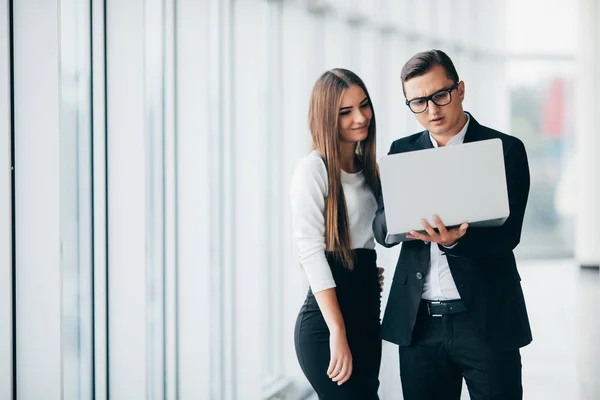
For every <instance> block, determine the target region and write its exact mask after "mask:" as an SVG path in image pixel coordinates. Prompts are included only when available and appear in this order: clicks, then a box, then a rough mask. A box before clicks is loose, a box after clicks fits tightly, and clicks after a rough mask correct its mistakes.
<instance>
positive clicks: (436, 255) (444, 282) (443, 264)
mask: <svg viewBox="0 0 600 400" xmlns="http://www.w3.org/2000/svg"><path fill="white" fill-rule="evenodd" d="M465 115H466V116H467V122H466V123H465V126H463V128H462V129H461V130H460V132H458V134H457V135H456V136H454V137H452V139H450V140H449V141H448V144H446V146H456V145H459V144H462V143H463V141H464V140H465V134H466V133H467V128H468V127H469V114H466V113H465ZM429 139H430V140H431V143H432V144H433V147H439V146H438V144H437V142H436V141H435V139H434V138H433V136H431V134H429ZM440 218H441V219H442V221H443V220H444V216H443V215H440ZM430 252H431V262H430V263H429V270H428V271H427V273H426V274H425V282H424V283H423V294H422V295H421V298H422V299H425V300H457V299H460V294H459V293H458V289H456V284H455V283H454V278H453V277H452V273H451V272H450V266H449V265H448V258H447V257H446V255H445V254H444V253H443V252H442V251H441V250H440V248H439V247H438V244H437V243H431V246H430Z"/></svg>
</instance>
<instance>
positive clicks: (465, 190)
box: [379, 139, 509, 243]
mask: <svg viewBox="0 0 600 400" xmlns="http://www.w3.org/2000/svg"><path fill="white" fill-rule="evenodd" d="M379 169H380V173H381V185H382V191H383V202H384V205H385V217H386V223H387V229H388V234H387V237H386V243H398V242H403V241H407V240H410V239H408V238H407V237H406V234H407V233H408V232H410V231H411V230H416V231H418V232H424V229H423V226H422V225H421V222H420V221H421V219H422V218H425V219H426V220H427V221H428V222H429V223H430V224H431V226H433V227H434V228H435V224H434V223H433V215H434V214H437V215H439V216H440V218H441V219H442V221H443V222H444V224H445V225H446V226H447V227H454V226H459V225H460V224H462V223H463V222H468V223H469V228H472V227H483V226H500V225H502V224H503V223H504V222H505V221H506V219H507V218H508V215H509V207H508V192H507V188H506V173H505V171H504V153H503V151H502V141H501V140H500V139H490V140H482V141H477V142H471V143H464V144H461V145H457V146H447V147H439V148H433V149H426V150H418V151H413V152H409V153H401V154H392V155H386V156H384V157H382V158H381V159H380V160H379Z"/></svg>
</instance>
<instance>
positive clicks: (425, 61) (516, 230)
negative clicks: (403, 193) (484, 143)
mask: <svg viewBox="0 0 600 400" xmlns="http://www.w3.org/2000/svg"><path fill="white" fill-rule="evenodd" d="M401 79H402V87H403V90H404V95H405V97H406V99H407V100H406V104H407V105H408V107H409V108H410V110H411V111H412V112H413V113H414V115H415V117H416V118H417V120H418V121H419V123H420V124H421V125H423V127H424V128H425V131H423V132H419V133H416V134H414V135H412V136H408V137H405V138H402V139H399V140H396V141H395V142H394V143H392V146H391V148H390V152H389V154H395V153H403V152H408V151H415V150H422V149H428V148H433V147H440V146H454V145H460V144H462V143H467V142H474V141H478V140H486V139H492V138H500V139H501V140H502V145H503V148H504V164H505V169H506V179H507V186H508V198H509V206H510V216H509V217H508V219H507V220H506V222H505V223H504V224H503V225H502V226H500V227H494V228H469V227H468V225H467V224H462V225H461V226H459V227H455V228H452V229H450V228H446V227H445V226H444V223H443V215H440V216H432V217H433V221H434V223H435V225H436V226H435V227H432V226H430V225H429V224H428V223H427V221H425V220H423V221H422V224H423V228H424V229H425V231H426V233H425V234H421V233H419V232H416V231H413V232H411V233H410V234H409V235H408V237H410V238H413V239H418V240H412V241H407V242H404V244H403V245H402V250H401V253H400V257H399V259H398V263H397V266H396V272H395V274H394V279H393V281H392V286H391V289H390V296H389V300H388V303H387V307H386V310H385V315H384V319H383V323H382V336H383V339H385V340H387V341H390V342H393V343H396V344H398V345H399V349H400V350H399V353H400V375H401V378H402V389H403V393H404V398H405V399H407V400H413V399H414V400H423V399H436V400H437V399H444V400H445V399H459V398H460V393H461V387H462V378H463V377H464V378H465V381H466V383H467V387H468V390H469V394H470V397H471V399H472V400H479V399H502V400H509V399H521V398H522V396H523V389H522V384H521V355H520V352H519V349H520V348H521V347H523V346H525V345H527V344H528V343H530V342H531V340H532V337H531V329H530V327H529V319H528V317H527V311H526V308H525V301H524V298H523V292H522V289H521V283H520V280H521V279H520V277H519V273H518V272H517V267H516V263H515V258H514V255H513V249H514V248H515V247H516V246H517V244H518V243H519V241H520V238H521V227H522V224H523V215H524V213H525V206H526V203H527V197H528V194H529V166H528V162H527V155H526V152H525V148H524V146H523V143H522V142H521V141H520V140H519V139H517V138H515V137H513V136H509V135H506V134H503V133H500V132H498V131H495V130H493V129H490V128H487V127H485V126H483V125H480V124H479V123H478V122H477V121H476V120H475V118H473V116H472V115H470V114H468V113H465V112H464V111H463V107H462V102H463V100H464V96H465V84H464V82H462V81H460V80H459V78H458V74H457V72H456V69H455V68H454V65H453V63H452V61H451V60H450V58H449V57H448V56H447V55H446V54H445V53H444V52H442V51H440V50H431V51H426V52H422V53H419V54H416V55H415V56H414V57H412V58H411V59H410V60H409V61H408V62H407V63H406V65H405V66H404V67H403V69H402V73H401ZM415 168H419V166H418V165H415ZM402 173H410V171H403V172H402ZM456 178H457V177H452V176H447V175H445V174H444V171H439V174H436V175H432V176H431V184H432V185H435V183H436V181H437V180H438V179H456ZM411 195H414V196H418V195H419V194H418V193H413V194H411ZM447 195H449V194H448V193H440V201H443V199H444V197H445V196H447ZM461 195H466V196H468V193H464V194H461ZM440 217H441V219H440ZM415 228H416V227H415ZM373 230H374V232H375V238H376V239H377V241H378V242H379V243H380V244H381V245H383V246H386V247H391V246H393V245H389V244H386V243H385V236H386V233H387V228H386V221H385V210H384V205H383V200H382V199H379V207H378V210H377V214H376V216H375V219H374V221H373Z"/></svg>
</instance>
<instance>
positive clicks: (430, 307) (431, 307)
mask: <svg viewBox="0 0 600 400" xmlns="http://www.w3.org/2000/svg"><path fill="white" fill-rule="evenodd" d="M421 304H424V305H425V310H427V314H429V315H431V316H432V317H441V316H443V315H448V314H456V313H459V312H463V311H466V310H467V307H466V306H465V303H464V302H463V301H462V300H447V301H434V300H421Z"/></svg>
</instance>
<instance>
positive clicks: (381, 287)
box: [377, 268, 385, 292]
mask: <svg viewBox="0 0 600 400" xmlns="http://www.w3.org/2000/svg"><path fill="white" fill-rule="evenodd" d="M383 271H385V270H384V269H383V268H377V277H378V278H379V291H380V292H383Z"/></svg>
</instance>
